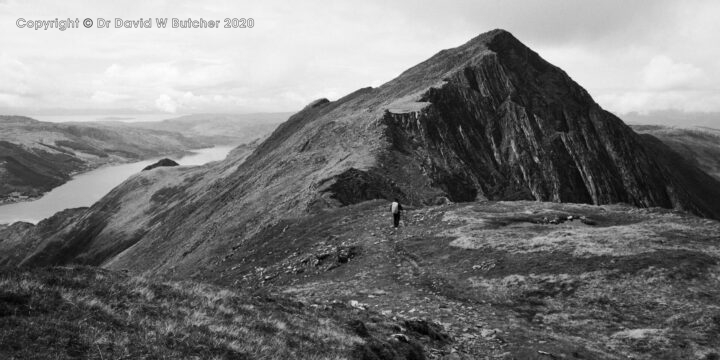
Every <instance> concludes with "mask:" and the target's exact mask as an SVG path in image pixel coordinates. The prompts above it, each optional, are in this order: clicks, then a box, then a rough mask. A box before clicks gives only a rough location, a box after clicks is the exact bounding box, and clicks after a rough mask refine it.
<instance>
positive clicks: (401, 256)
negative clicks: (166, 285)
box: [197, 201, 720, 359]
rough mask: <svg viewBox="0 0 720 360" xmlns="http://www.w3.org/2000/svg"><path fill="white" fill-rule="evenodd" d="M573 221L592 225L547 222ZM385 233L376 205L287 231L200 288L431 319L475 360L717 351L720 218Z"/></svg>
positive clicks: (441, 211)
mask: <svg viewBox="0 0 720 360" xmlns="http://www.w3.org/2000/svg"><path fill="white" fill-rule="evenodd" d="M569 215H573V216H575V217H576V218H577V217H579V216H585V217H586V219H587V220H586V221H585V222H586V223H584V222H581V221H579V220H574V221H566V222H564V223H560V224H545V223H543V219H544V218H547V219H549V220H552V219H554V218H555V217H559V218H563V217H567V216H569ZM389 223H390V218H389V216H388V214H387V204H386V203H384V202H381V201H374V202H367V203H363V204H359V205H355V206H349V207H346V208H343V209H340V210H338V211H336V212H332V213H330V212H329V213H323V214H320V215H317V216H314V217H308V218H300V219H288V220H283V221H281V223H280V224H278V225H277V226H275V227H270V228H268V229H266V230H265V231H264V232H263V233H261V234H260V235H259V236H257V237H255V238H254V239H252V240H251V241H249V242H247V243H240V244H235V246H233V247H232V248H228V249H226V250H225V251H222V252H218V254H217V257H216V258H215V259H214V261H215V264H216V267H213V268H205V269H198V273H197V279H202V280H203V281H213V282H218V283H221V284H225V285H228V286H239V287H243V288H253V287H257V288H263V289H270V290H271V291H277V292H283V293H288V294H293V295H294V296H296V297H297V298H299V299H302V300H304V301H316V302H317V301H319V302H323V301H325V302H332V301H342V302H346V301H351V300H356V301H360V302H363V303H366V304H367V305H368V307H369V308H370V309H373V310H375V311H379V312H381V313H383V314H385V315H386V316H389V317H391V316H398V317H407V318H414V317H418V318H423V319H429V320H431V321H434V322H436V323H440V324H443V325H444V326H445V330H446V331H447V332H448V333H449V334H451V335H452V336H453V338H454V339H455V340H456V341H457V343H456V344H454V345H452V346H453V347H454V348H455V349H457V350H458V351H459V353H460V354H465V355H466V356H467V358H477V357H481V356H488V355H492V356H499V357H500V358H508V359H509V358H520V359H526V358H527V359H534V358H543V357H542V356H543V355H542V353H541V352H546V353H550V354H552V355H553V356H556V357H557V358H585V359H597V358H602V359H623V358H628V357H633V358H635V359H657V358H664V359H680V358H698V359H703V358H707V359H712V358H714V357H713V356H715V355H716V354H719V353H720V341H718V339H720V307H718V306H717V304H718V302H720V290H718V289H720V275H719V274H720V266H718V264H720V242H719V241H718V240H720V239H718V234H719V233H720V223H718V222H717V221H712V220H706V219H701V218H697V217H693V216H687V215H683V214H678V213H673V212H671V211H668V210H659V209H655V210H639V209H634V208H631V207H625V206H602V207H597V206H590V205H573V204H550V203H534V202H516V203H510V202H505V203H502V202H501V203H480V204H460V205H451V206H445V207H434V208H426V209H420V210H417V211H414V212H410V213H409V214H408V216H407V217H406V218H405V223H406V225H407V226H406V227H402V228H401V229H400V230H399V231H398V232H392V231H391V230H390V229H389ZM442 351H443V352H446V353H447V352H449V351H450V347H446V348H444V349H442Z"/></svg>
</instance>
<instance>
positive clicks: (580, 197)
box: [383, 31, 720, 217]
mask: <svg viewBox="0 0 720 360" xmlns="http://www.w3.org/2000/svg"><path fill="white" fill-rule="evenodd" d="M478 47H481V48H483V49H482V50H480V49H477V48H478ZM468 48H476V49H475V50H476V51H475V52H474V53H475V54H478V55H476V56H473V57H471V58H470V59H469V60H468V61H466V62H465V63H463V64H462V65H461V66H458V67H457V68H456V69H454V70H453V71H451V72H450V73H448V74H447V76H446V77H444V79H443V80H444V82H443V83H442V84H441V85H439V86H437V87H432V88H430V89H428V90H427V91H425V92H423V93H422V94H421V95H420V96H419V98H418V101H419V102H421V103H424V104H427V105H425V106H423V107H421V108H419V109H412V110H407V111H393V110H392V109H390V110H388V111H387V112H386V113H385V114H384V116H383V124H385V125H386V126H387V133H388V137H389V138H390V142H391V143H392V145H393V149H392V151H393V155H392V156H396V157H402V158H403V159H406V161H410V162H413V163H414V164H415V165H416V167H417V168H418V169H419V172H420V173H421V174H423V175H426V176H428V177H429V178H430V179H431V180H432V184H433V186H434V187H438V188H440V189H442V190H443V191H444V192H445V193H446V194H447V195H448V197H449V198H450V199H452V200H456V201H472V200H475V199H505V200H508V199H533V200H540V201H555V202H560V201H562V202H579V203H594V204H607V203H616V202H626V203H631V204H634V205H637V206H642V207H648V206H660V207H666V208H679V209H686V210H689V211H692V212H695V213H697V214H700V215H703V216H709V217H717V216H719V215H720V211H719V209H718V206H713V205H711V204H709V203H708V204H698V203H697V202H696V201H695V200H696V199H695V198H694V196H693V192H704V191H708V192H709V193H711V194H713V195H714V196H717V195H718V191H717V190H714V189H713V188H712V187H707V186H704V187H702V188H697V187H693V188H690V189H688V188H687V187H686V186H685V185H687V184H688V181H691V180H692V179H689V178H688V177H687V176H686V174H683V173H680V172H677V171H673V169H672V168H669V169H668V168H667V167H666V166H664V165H663V164H664V162H665V160H666V159H665V157H662V158H660V157H658V156H657V152H654V153H649V152H648V145H647V144H646V143H645V140H643V139H642V138H641V137H639V136H638V135H637V134H635V133H634V132H633V131H632V130H631V129H630V128H628V127H627V126H626V125H625V124H624V123H623V122H622V121H621V120H620V119H618V118H617V117H615V116H614V115H612V114H610V113H609V112H606V111H604V110H602V109H601V108H600V107H599V106H598V105H597V104H596V103H595V102H594V101H593V100H592V98H591V97H590V95H589V94H588V93H587V92H586V91H585V90H584V89H583V88H582V87H580V86H579V85H577V84H576V83H575V82H573V81H572V80H571V79H570V78H569V77H568V76H567V74H565V73H564V72H563V71H562V70H560V69H559V68H557V67H555V66H553V65H551V64H549V63H547V62H546V61H544V60H543V59H542V58H540V56H538V55H537V54H536V53H534V52H533V51H532V50H530V49H529V48H527V47H525V46H524V45H523V44H521V43H520V42H519V41H518V40H517V39H515V38H514V37H513V36H512V35H510V34H509V33H507V32H502V31H496V32H492V33H490V34H485V35H482V36H480V37H479V38H478V39H475V40H473V41H471V42H470V43H468V44H466V45H464V46H462V47H460V48H457V49H452V50H449V51H448V52H449V53H451V54H463V53H467V51H468ZM441 55H443V54H442V53H441V54H439V55H438V56H436V57H439V56H441ZM445 56H446V57H447V56H448V55H447V54H445ZM457 56H460V55H457ZM436 57H435V58H436ZM435 58H433V59H435ZM433 59H430V60H428V61H427V62H426V63H423V64H421V65H419V66H418V67H419V68H420V69H417V70H415V71H416V72H417V71H422V70H424V68H426V67H431V66H432V64H434V61H433ZM404 76H406V74H404V75H402V76H401V77H400V78H399V79H398V80H395V81H402V80H403V77H404ZM652 146H653V148H654V147H655V146H661V147H662V145H661V144H659V145H658V144H655V145H652ZM665 150H667V149H665ZM665 150H660V152H663V151H665ZM698 176H701V177H705V175H704V174H698ZM704 180H708V179H704ZM716 198H717V197H716Z"/></svg>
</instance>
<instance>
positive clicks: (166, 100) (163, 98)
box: [155, 94, 177, 114]
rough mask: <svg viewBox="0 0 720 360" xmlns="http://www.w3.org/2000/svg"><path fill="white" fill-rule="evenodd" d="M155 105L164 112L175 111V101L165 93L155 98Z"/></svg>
mask: <svg viewBox="0 0 720 360" xmlns="http://www.w3.org/2000/svg"><path fill="white" fill-rule="evenodd" d="M155 107H156V108H158V109H159V110H161V111H163V112H166V113H172V114H174V113H175V112H177V103H176V102H175V100H173V99H172V98H171V97H170V96H168V95H167V94H162V95H160V96H159V97H158V98H157V99H155Z"/></svg>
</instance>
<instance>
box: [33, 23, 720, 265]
mask: <svg viewBox="0 0 720 360" xmlns="http://www.w3.org/2000/svg"><path fill="white" fill-rule="evenodd" d="M671 154H673V152H672V151H671V150H670V149H669V148H668V147H667V146H665V145H663V144H662V143H657V142H647V141H646V140H644V139H643V138H641V137H640V136H639V135H637V134H636V133H634V132H633V131H632V130H631V129H630V128H629V127H627V126H626V125H625V124H623V123H622V121H620V120H619V119H618V118H617V117H615V116H613V115H612V114H610V113H608V112H606V111H604V110H602V109H601V108H600V107H599V106H598V105H597V104H596V103H595V102H594V101H593V100H592V98H591V97H590V96H589V95H588V93H587V92H586V91H585V90H584V89H582V87H580V86H579V85H578V84H576V83H575V82H573V81H572V79H570V78H569V77H568V76H567V74H565V73H564V72H563V71H562V70H560V69H558V68H557V67H555V66H553V65H551V64H549V63H547V62H546V61H544V60H543V59H542V58H540V57H539V56H538V55H537V54H536V53H534V52H533V51H532V50H530V49H528V48H527V47H525V46H524V45H523V44H522V43H520V42H519V41H518V40H517V39H515V38H514V37H513V36H512V35H511V34H510V33H508V32H505V31H502V30H495V31H491V32H488V33H485V34H482V35H480V36H478V37H477V38H475V39H473V40H471V41H469V42H468V43H466V44H464V45H462V46H460V47H457V48H454V49H449V50H444V51H441V52H440V53H438V54H437V55H435V56H433V57H432V58H430V59H429V60H427V61H425V62H423V63H421V64H419V65H417V66H415V67H413V68H411V69H409V70H407V71H406V72H404V73H403V74H401V75H400V76H399V77H398V78H396V79H394V80H392V81H390V82H388V83H386V84H384V85H382V86H381V87H379V88H365V89H360V90H358V91H356V92H354V93H352V94H349V95H347V96H345V97H343V98H341V99H338V100H336V101H332V102H331V101H328V100H319V101H316V102H314V103H312V104H310V105H308V106H307V107H306V108H305V109H303V110H302V111H300V112H299V113H297V114H295V115H293V116H292V117H291V118H290V119H289V120H288V121H287V122H285V123H283V124H282V125H280V126H279V127H278V128H277V129H276V130H275V131H274V132H273V134H272V135H271V136H270V137H268V138H267V139H266V140H265V141H264V142H263V143H261V144H260V145H259V146H258V147H257V149H256V150H255V151H254V152H253V153H252V154H251V155H249V156H248V157H247V159H246V160H245V161H244V162H242V163H240V162H239V161H238V159H237V158H235V159H228V160H226V161H225V162H224V163H222V164H221V165H217V166H219V167H222V168H223V169H226V170H222V171H221V170H217V171H219V172H222V174H223V175H222V176H208V173H207V172H202V171H205V170H198V172H197V173H194V175H192V176H190V175H183V176H178V175H177V173H174V172H173V170H171V169H159V170H158V171H153V172H152V174H149V175H148V176H153V177H154V178H153V179H146V178H145V177H143V176H138V177H135V178H133V179H130V180H128V181H127V182H126V183H125V184H123V185H121V186H120V187H118V188H116V189H115V190H114V191H113V192H112V193H110V194H109V195H108V196H107V197H105V198H104V199H103V200H101V201H100V202H99V203H98V204H96V205H95V206H93V207H92V208H91V209H90V210H88V213H87V214H86V215H84V216H83V218H82V220H81V221H79V222H77V223H75V224H73V225H71V226H70V227H67V228H65V229H62V230H61V231H59V232H58V233H59V234H62V235H59V236H56V237H52V238H49V239H46V241H45V242H44V243H43V244H42V245H41V246H40V247H39V248H38V249H37V250H36V251H35V252H34V253H33V254H30V255H29V256H27V257H25V259H24V261H23V262H22V263H23V264H25V265H40V264H48V263H49V264H57V263H63V262H81V263H88V264H103V265H104V266H107V267H109V268H116V269H121V268H125V269H131V270H132V271H138V272H141V271H149V272H154V273H162V274H173V275H174V276H187V275H189V274H202V273H204V272H206V271H210V269H211V268H213V267H214V266H215V265H213V264H214V262H215V261H217V259H218V258H221V257H223V256H225V255H226V254H227V253H228V252H230V251H231V249H232V248H233V247H236V246H240V245H241V244H243V243H244V242H245V241H247V240H248V239H250V238H252V237H253V236H254V235H256V234H257V233H259V232H260V231H262V230H263V229H264V228H266V227H268V226H271V225H273V224H275V223H277V222H278V221H279V219H281V218H288V217H299V216H305V215H307V213H308V212H316V211H321V210H322V209H326V208H333V207H336V206H339V205H347V204H354V203H358V202H362V201H365V200H369V199H376V198H388V197H394V196H397V197H399V198H401V199H402V200H403V201H404V202H406V203H412V204H427V203H432V202H435V201H438V200H442V198H443V197H448V198H450V199H451V200H453V201H471V200H475V199H511V200H512V199H532V200H541V201H555V202H561V201H562V202H579V203H595V204H607V203H618V202H625V203H630V204H633V205H636V206H641V207H649V206H659V207H666V208H676V209H684V210H687V211H691V212H693V213H695V214H698V215H702V216H707V217H714V218H718V217H720V201H717V199H720V184H718V182H717V181H715V180H714V179H712V178H711V177H709V176H708V175H706V174H704V173H702V172H701V171H699V170H697V169H695V168H694V167H693V166H692V165H689V164H685V163H684V162H682V161H679V162H678V161H677V160H676V159H674V158H672V156H670V155H671ZM234 161H235V162H234ZM677 166H680V167H682V169H684V170H683V171H675V167H677ZM219 167H218V168H217V169H220V168H219ZM685 170H687V171H685ZM213 171H215V170H213ZM196 178H198V179H203V180H202V181H199V180H196ZM148 194H152V195H151V196H148ZM126 225H131V226H126ZM70 244H72V245H70ZM58 249H60V250H62V251H61V252H58Z"/></svg>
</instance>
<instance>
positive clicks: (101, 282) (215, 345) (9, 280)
mask: <svg viewBox="0 0 720 360" xmlns="http://www.w3.org/2000/svg"><path fill="white" fill-rule="evenodd" d="M0 284H2V286H0V358H3V359H69V358H83V359H121V358H123V359H295V358H303V359H341V358H358V359H376V358H386V359H395V358H398V359H400V358H403V359H405V358H407V359H420V358H422V355H421V352H420V351H421V348H420V347H419V345H418V344H417V340H416V339H418V338H422V337H423V335H422V334H421V333H418V332H414V331H412V330H409V331H407V332H406V336H407V339H408V340H409V341H410V342H403V341H399V340H397V339H395V338H394V337H392V336H391V335H392V333H393V332H397V331H398V329H399V328H400V326H401V324H398V323H397V322H392V321H388V320H386V319H385V318H382V317H378V316H370V315H368V313H366V312H360V311H358V310H354V309H353V308H351V307H349V306H347V305H345V304H333V306H318V305H313V306H307V305H305V304H302V303H298V302H295V301H291V300H287V299H285V298H284V297H278V296H269V295H264V294H261V293H255V294H247V293H241V292H238V291H234V290H228V289H222V288H218V287H215V286H210V285H202V284H197V283H191V282H168V283H159V282H153V281H149V280H147V279H144V278H139V277H129V276H126V275H122V274H118V273H114V272H109V271H105V270H100V269H94V268H85V267H78V268H45V269H37V270H34V271H32V272H19V271H14V272H11V273H4V274H2V275H0ZM412 324H422V323H411V324H410V325H411V326H408V325H407V324H404V325H402V326H406V327H408V328H412ZM425 338H427V336H425ZM427 341H429V340H427Z"/></svg>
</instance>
